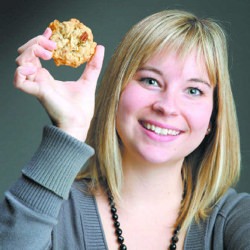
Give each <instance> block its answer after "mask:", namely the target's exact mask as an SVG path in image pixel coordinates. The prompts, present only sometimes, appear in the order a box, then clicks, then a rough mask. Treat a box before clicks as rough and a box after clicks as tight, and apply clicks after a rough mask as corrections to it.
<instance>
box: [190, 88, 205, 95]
mask: <svg viewBox="0 0 250 250" xmlns="http://www.w3.org/2000/svg"><path fill="white" fill-rule="evenodd" d="M187 93H188V94H189V95H193V96H201V95H202V94H203V92H202V91H201V90H200V89H198V88H194V87H190V88H188V89H187Z"/></svg>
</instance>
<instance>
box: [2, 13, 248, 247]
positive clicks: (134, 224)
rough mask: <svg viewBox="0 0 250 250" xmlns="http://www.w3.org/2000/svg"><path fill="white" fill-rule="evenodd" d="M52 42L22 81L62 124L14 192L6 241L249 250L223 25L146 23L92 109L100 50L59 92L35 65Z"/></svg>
mask: <svg viewBox="0 0 250 250" xmlns="http://www.w3.org/2000/svg"><path fill="white" fill-rule="evenodd" d="M50 35H51V31H50V30H49V29H47V30H46V31H45V33H44V34H43V35H42V36H38V37H36V38H34V39H32V40H30V41H29V42H28V43H26V44H25V45H23V46H22V47H21V48H19V53H20V56H19V57H18V58H17V64H18V65H19V67H18V68H17V70H16V74H15V79H14V82H15V85H16V87H17V88H19V89H21V90H23V91H24V92H27V93H29V94H32V95H34V96H36V97H37V98H38V99H39V100H40V102H41V103H42V104H43V106H44V107H45V109H46V111H47V112H48V114H49V116H50V118H51V120H52V122H53V125H54V126H47V127H45V129H44V134H43V139H42V143H41V145H40V147H39V148H38V150H37V152H36V153H35V155H34V156H33V158H32V160H31V162H30V163H29V164H28V166H27V167H26V168H24V170H23V175H22V177H21V178H20V180H19V181H17V183H16V184H15V185H13V187H12V188H11V189H10V190H9V191H8V192H6V199H5V201H4V202H3V204H2V207H1V211H3V212H2V215H1V217H0V218H1V219H0V221H1V230H0V231H1V237H0V238H1V240H2V242H3V244H2V245H3V246H6V248H7V249H8V247H12V249H13V247H15V246H18V247H19V248H21V249H47V248H53V249H107V248H108V249H118V248H119V249H126V248H128V249H176V248H177V249H211V248H212V249H224V248H225V249H250V247H249V246H250V244H249V243H250V237H249V236H250V229H249V228H250V219H249V210H250V197H249V195H248V194H237V193H236V192H235V191H234V190H233V189H231V188H230V187H231V186H232V185H233V184H234V183H236V181H237V180H238V176H239V170H240V156H239V135H238V128H237V120H236V114H235V108H234V102H233V97H232V93H231V87H230V79H229V73H228V65H227V64H228V62H227V46H226V39H225V35H224V32H223V30H222V29H221V28H220V26H219V25H218V24H216V23H215V22H214V21H212V20H209V19H206V20H205V19H204V20H202V19H198V18H197V17H195V16H194V15H192V14H191V13H188V12H184V11H179V10H173V11H171V10H167V11H162V12H159V13H156V14H154V15H151V16H149V17H147V18H145V19H144V20H142V21H141V22H139V23H138V24H137V25H135V26H134V27H133V28H132V29H131V30H130V31H129V32H128V33H127V34H126V35H125V37H124V39H123V41H122V42H121V44H120V45H119V47H118V48H117V50H116V52H115V54H114V56H113V58H112V60H111V62H110V64H109V66H108V68H107V71H106V74H105V75H104V78H103V81H102V83H101V85H100V87H99V89H98V95H97V98H96V108H95V112H94V99H95V98H94V92H95V85H96V82H97V78H98V75H99V72H100V69H101V65H102V59H103V51H104V49H103V47H102V46H100V45H99V46H98V47H97V50H96V54H95V56H94V57H93V59H92V60H91V62H89V63H88V64H87V66H86V69H85V71H84V73H83V75H82V76H81V78H80V79H79V80H78V81H76V82H65V83H64V84H62V83H60V82H58V81H56V80H54V79H53V77H52V76H51V75H50V74H49V72H48V71H47V70H45V69H44V68H42V66H41V64H40V60H39V58H42V59H45V60H48V59H50V58H51V50H53V49H54V48H55V46H56V45H55V44H54V43H53V42H52V41H50V40H49V37H50ZM93 113H94V117H93V119H92V116H93ZM91 120H92V121H91ZM90 123H91V124H90ZM89 127H90V128H89ZM87 134H88V135H87ZM85 141H86V144H85V143H84V142H85ZM88 145H90V146H91V147H90V146H88ZM92 148H94V149H95V154H94V152H93V149H92ZM93 154H94V155H93ZM92 155H93V156H92ZM91 156H92V157H91ZM83 164H85V166H84V168H83V169H82V171H81V172H80V174H78V178H77V180H75V181H74V179H75V177H76V175H77V173H78V172H79V170H80V168H81V167H82V166H83ZM29 227H32V232H30V231H29V230H26V229H27V228H29ZM24 229H25V230H24Z"/></svg>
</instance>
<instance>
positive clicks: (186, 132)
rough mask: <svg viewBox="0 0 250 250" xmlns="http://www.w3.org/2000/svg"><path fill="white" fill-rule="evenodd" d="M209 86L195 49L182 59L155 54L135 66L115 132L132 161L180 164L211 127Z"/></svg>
mask: <svg viewBox="0 0 250 250" xmlns="http://www.w3.org/2000/svg"><path fill="white" fill-rule="evenodd" d="M212 110H213V86H212V83H210V81H209V78H208V74H207V71H206V69H205V65H204V62H203V60H202V59H200V58H199V59H198V60H197V57H196V53H195V51H193V52H192V53H190V54H189V55H188V56H187V57H186V58H185V60H183V61H182V60H180V59H179V58H178V57H177V56H176V54H174V53H172V54H171V53H166V52H165V53H163V52H162V53H159V54H157V55H155V56H153V57H151V58H150V59H149V60H148V61H147V62H146V63H145V64H144V65H143V66H142V67H141V68H139V69H138V71H137V72H136V74H135V75H134V77H133V79H132V80H131V81H130V82H129V83H128V84H127V86H126V87H125V89H124V91H123V92H122V94H121V97H120V102H119V106H118V111H117V117H116V118H117V120H116V126H117V132H118V134H119V137H120V139H121V141H122V145H123V146H122V156H123V159H124V158H125V159H126V160H127V161H130V162H134V161H137V162H140V163H142V164H145V163H147V164H156V165H166V164H167V165H169V164H171V165H173V164H174V165H176V164H180V165H182V162H183V160H184V158H185V157H186V156H187V155H189V154H190V153H191V152H192V151H193V150H195V149H196V148H197V147H198V146H199V145H200V143H201V142H202V140H203V139H204V137H205V136H206V133H207V129H208V127H209V121H210V117H211V114H212Z"/></svg>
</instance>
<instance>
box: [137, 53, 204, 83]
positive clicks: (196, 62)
mask: <svg viewBox="0 0 250 250" xmlns="http://www.w3.org/2000/svg"><path fill="white" fill-rule="evenodd" d="M145 66H147V67H153V68H159V69H160V70H161V71H162V72H170V71H177V72H179V73H184V74H185V75H197V74H198V75H199V76H200V75H202V76H203V77H204V76H205V77H206V78H207V80H209V79H208V78H209V77H208V72H207V68H206V64H205V60H204V57H203V56H202V55H201V54H199V53H197V51H196V50H192V51H191V52H190V53H188V54H185V55H184V54H179V53H177V52H175V51H169V50H162V51H160V52H157V53H155V54H153V55H152V56H150V57H149V58H148V60H147V61H146V62H145V63H143V64H142V65H141V67H140V68H143V67H145Z"/></svg>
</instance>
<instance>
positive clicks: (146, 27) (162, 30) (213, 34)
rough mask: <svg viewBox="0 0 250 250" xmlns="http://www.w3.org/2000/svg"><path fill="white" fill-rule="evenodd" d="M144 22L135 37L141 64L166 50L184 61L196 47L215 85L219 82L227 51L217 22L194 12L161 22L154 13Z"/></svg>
mask: <svg viewBox="0 0 250 250" xmlns="http://www.w3.org/2000/svg"><path fill="white" fill-rule="evenodd" d="M154 18H155V20H154ZM146 21H147V22H146ZM144 22H146V23H144ZM144 22H142V23H140V24H139V25H140V26H141V27H139V28H138V27H137V31H138V34H137V35H136V36H134V37H137V39H135V40H134V41H133V43H135V46H134V47H137V48H138V51H134V52H135V53H134V56H133V58H137V60H139V62H138V64H139V65H138V66H139V67H141V66H142V65H143V64H145V63H146V62H147V61H148V60H149V58H150V57H152V55H154V54H158V53H161V52H162V51H164V52H167V51H171V52H175V53H176V54H177V55H178V56H179V57H180V59H181V60H185V58H186V56H187V55H189V54H190V53H191V52H192V51H194V50H195V51H196V52H197V63H198V64H199V63H200V62H199V58H200V59H203V60H204V62H205V67H206V70H207V73H208V77H209V80H210V82H211V84H212V86H213V87H215V86H216V85H217V84H218V78H219V77H218V68H220V56H223V55H222V53H223V52H222V51H224V48H222V46H223V44H224V37H223V36H224V33H223V32H221V30H219V31H218V26H217V25H216V24H215V25H211V21H209V22H207V21H206V20H199V19H197V18H196V17H195V16H192V15H190V16H188V17H187V16H185V17H183V18H180V16H175V15H173V16H172V17H166V16H163V17H162V20H161V22H159V20H158V18H156V17H154V16H153V17H151V20H145V21H144ZM215 26H216V27H215ZM133 35H134V34H133ZM133 43H132V44H131V47H133ZM136 43H140V47H139V46H136Z"/></svg>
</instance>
